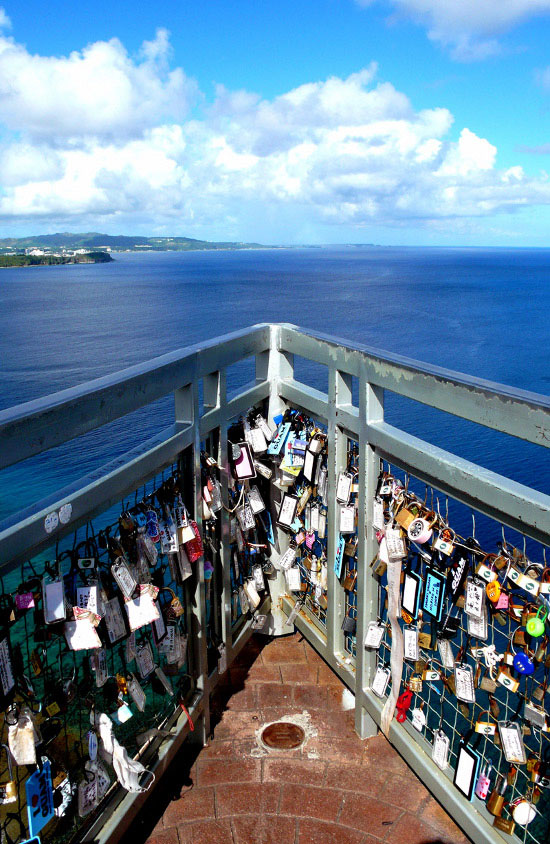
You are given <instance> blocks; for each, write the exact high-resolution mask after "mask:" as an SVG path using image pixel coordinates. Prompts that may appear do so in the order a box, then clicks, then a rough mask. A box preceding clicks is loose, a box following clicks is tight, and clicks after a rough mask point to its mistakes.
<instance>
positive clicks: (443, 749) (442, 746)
mask: <svg viewBox="0 0 550 844" xmlns="http://www.w3.org/2000/svg"><path fill="white" fill-rule="evenodd" d="M450 746H451V742H450V740H449V737H448V736H446V735H445V733H444V732H443V730H436V731H435V733H434V742H433V745H432V759H433V761H434V762H435V764H436V765H437V766H438V767H439V768H441V770H442V771H444V770H445V769H446V768H447V767H448V765H449V749H450Z"/></svg>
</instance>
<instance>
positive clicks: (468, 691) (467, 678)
mask: <svg viewBox="0 0 550 844" xmlns="http://www.w3.org/2000/svg"><path fill="white" fill-rule="evenodd" d="M455 687H456V692H455V694H456V696H457V698H458V700H462V701H464V703H474V702H475V699H476V695H475V689H474V674H473V671H472V666H471V665H455Z"/></svg>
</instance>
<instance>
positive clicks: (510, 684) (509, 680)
mask: <svg viewBox="0 0 550 844" xmlns="http://www.w3.org/2000/svg"><path fill="white" fill-rule="evenodd" d="M497 683H500V685H501V686H504V688H505V689H508V691H510V692H517V690H518V689H519V680H516V679H515V677H511V676H510V674H508V672H507V671H504V670H501V671H499V672H498V674H497Z"/></svg>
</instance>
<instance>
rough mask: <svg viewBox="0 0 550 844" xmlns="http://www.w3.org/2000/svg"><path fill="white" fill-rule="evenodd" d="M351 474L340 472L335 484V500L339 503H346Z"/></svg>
mask: <svg viewBox="0 0 550 844" xmlns="http://www.w3.org/2000/svg"><path fill="white" fill-rule="evenodd" d="M352 481H353V476H352V475H351V474H350V473H349V472H340V474H339V475H338V483H337V484H336V501H338V502H339V503H340V504H347V503H348V502H349V499H350V495H351V484H352Z"/></svg>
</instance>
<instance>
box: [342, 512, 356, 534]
mask: <svg viewBox="0 0 550 844" xmlns="http://www.w3.org/2000/svg"><path fill="white" fill-rule="evenodd" d="M354 531H355V507H354V506H346V507H340V533H354Z"/></svg>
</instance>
